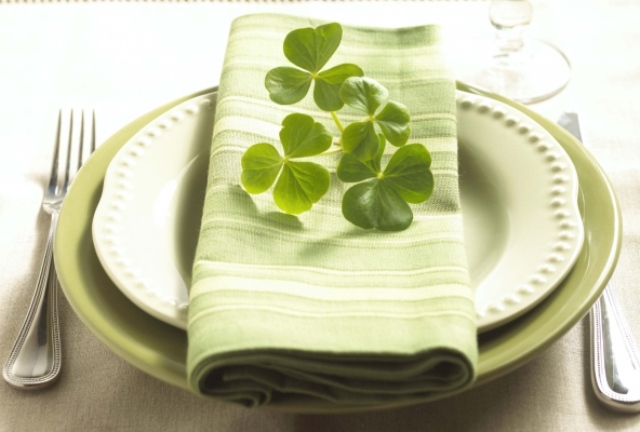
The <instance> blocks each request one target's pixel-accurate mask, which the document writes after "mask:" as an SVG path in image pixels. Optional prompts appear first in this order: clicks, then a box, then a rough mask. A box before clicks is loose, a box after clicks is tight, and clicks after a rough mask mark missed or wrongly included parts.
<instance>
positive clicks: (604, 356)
mask: <svg viewBox="0 0 640 432" xmlns="http://www.w3.org/2000/svg"><path fill="white" fill-rule="evenodd" d="M590 315H591V319H590V321H591V342H592V343H591V366H592V367H591V381H592V384H593V387H594V389H595V393H596V396H598V398H599V399H600V400H601V401H602V402H604V403H605V404H606V405H607V406H609V407H610V408H612V409H614V410H617V411H623V412H629V413H633V412H640V356H639V355H638V349H637V348H636V344H635V342H634V340H633V338H632V337H631V333H630V332H629V328H628V326H627V323H626V321H625V319H624V316H623V315H622V312H621V311H620V308H619V307H618V304H617V302H616V299H615V295H614V293H613V290H612V288H611V286H607V287H606V288H605V290H604V291H603V293H602V296H601V297H600V298H599V299H598V301H597V302H596V303H595V304H594V305H593V307H592V308H591V311H590Z"/></svg>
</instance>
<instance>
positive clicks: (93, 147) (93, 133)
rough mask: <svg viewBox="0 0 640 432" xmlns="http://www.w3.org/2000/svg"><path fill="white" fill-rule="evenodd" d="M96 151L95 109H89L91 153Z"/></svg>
mask: <svg viewBox="0 0 640 432" xmlns="http://www.w3.org/2000/svg"><path fill="white" fill-rule="evenodd" d="M94 151H96V111H95V110H91V153H93V152H94Z"/></svg>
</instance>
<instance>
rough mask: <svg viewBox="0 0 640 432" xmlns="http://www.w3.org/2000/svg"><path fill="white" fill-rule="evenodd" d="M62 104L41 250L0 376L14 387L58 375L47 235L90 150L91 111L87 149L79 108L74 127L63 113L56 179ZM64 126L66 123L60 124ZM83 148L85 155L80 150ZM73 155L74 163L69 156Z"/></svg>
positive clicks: (36, 385)
mask: <svg viewBox="0 0 640 432" xmlns="http://www.w3.org/2000/svg"><path fill="white" fill-rule="evenodd" d="M63 117H67V116H63V113H62V110H60V112H59V113H58V126H57V130H56V138H55V145H54V149H53V163H52V166H51V175H50V178H49V184H48V186H47V189H46V190H45V192H44V196H43V199H42V210H44V211H45V212H46V213H47V214H49V215H50V216H51V221H50V227H49V235H48V237H47V243H46V246H45V250H44V257H43V260H42V265H41V268H40V275H39V277H38V282H37V284H36V288H35V291H34V293H33V297H32V299H31V303H30V305H29V308H28V310H27V315H26V317H25V320H24V324H23V325H22V328H21V329H20V331H19V333H18V336H17V338H16V341H15V343H14V345H13V348H12V349H11V351H10V353H9V357H8V358H7V360H6V362H5V364H4V367H3V369H2V376H3V378H4V379H5V381H7V382H8V383H9V384H10V385H12V386H13V387H16V388H20V389H39V388H43V387H46V386H48V385H50V384H52V383H53V382H54V381H55V380H56V379H57V378H58V376H59V373H60V366H61V359H62V356H61V350H60V329H59V327H58V311H57V296H58V280H57V275H56V270H55V266H54V264H53V238H54V235H55V231H56V223H57V221H58V214H59V212H60V208H61V207H62V203H63V200H64V197H65V196H66V194H67V190H68V188H69V185H70V184H71V182H72V180H73V178H74V177H75V174H76V173H77V171H78V170H79V169H80V167H81V166H82V163H83V159H84V157H85V156H88V155H89V154H91V153H92V152H93V151H94V150H95V142H96V140H95V115H94V113H92V114H91V123H90V127H89V131H88V133H87V134H88V138H89V141H90V142H89V149H85V148H84V147H85V145H84V144H85V127H84V126H85V120H84V112H81V113H80V127H79V130H77V129H74V126H73V119H74V113H73V111H71V112H70V113H69V115H68V117H67V118H68V120H67V121H68V123H69V126H68V133H67V140H66V141H67V144H66V164H65V168H64V177H63V178H62V181H59V179H58V174H59V171H60V167H59V161H60V159H61V156H62V154H63V153H64V152H65V149H64V144H63V141H64V135H65V134H64V130H63V128H62V122H63ZM64 129H65V130H66V128H64ZM85 154H86V155H85ZM72 155H75V157H77V163H72V158H74V156H72Z"/></svg>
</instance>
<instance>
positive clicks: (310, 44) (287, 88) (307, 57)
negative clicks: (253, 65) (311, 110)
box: [265, 23, 364, 111]
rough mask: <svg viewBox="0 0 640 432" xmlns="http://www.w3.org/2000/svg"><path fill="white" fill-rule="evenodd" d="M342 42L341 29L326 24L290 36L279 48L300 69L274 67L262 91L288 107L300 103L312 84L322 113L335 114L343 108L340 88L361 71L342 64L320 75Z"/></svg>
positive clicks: (351, 65)
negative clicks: (281, 48)
mask: <svg viewBox="0 0 640 432" xmlns="http://www.w3.org/2000/svg"><path fill="white" fill-rule="evenodd" d="M341 41H342V26H341V25H340V24H338V23H330V24H325V25H321V26H318V27H316V28H315V29H314V28H310V27H307V28H301V29H297V30H293V31H292V32H290V33H289V34H288V35H287V36H286V38H285V40H284V44H283V51H284V55H285V57H287V59H288V60H289V61H290V62H291V63H293V64H294V65H296V66H298V67H299V68H301V69H302V70H301V69H297V68H293V67H287V66H283V67H277V68H274V69H271V70H270V71H269V72H268V73H267V76H266V78H265V87H266V88H267V90H268V91H269V97H270V98H271V100H272V101H274V102H276V103H278V104H281V105H291V104H294V103H296V102H299V101H301V100H302V99H303V98H304V97H305V96H306V95H307V93H308V91H309V88H310V87H311V83H312V82H313V81H315V86H314V91H313V98H314V101H315V103H316V105H318V108H320V109H321V110H323V111H337V110H339V109H340V108H342V107H343V106H344V102H343V101H342V99H341V98H340V87H341V85H342V83H343V82H344V81H345V80H346V79H347V78H349V77H352V76H362V75H364V72H363V71H362V69H361V68H360V67H358V66H356V65H354V64H350V63H345V64H341V65H338V66H335V67H333V68H330V69H327V70H324V71H321V69H322V68H323V67H324V66H325V65H326V64H327V62H328V61H329V59H330V58H331V56H333V54H334V53H335V51H336V49H337V48H338V46H339V45H340V42H341Z"/></svg>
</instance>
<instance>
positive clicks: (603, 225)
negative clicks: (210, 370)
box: [54, 82, 622, 391]
mask: <svg viewBox="0 0 640 432" xmlns="http://www.w3.org/2000/svg"><path fill="white" fill-rule="evenodd" d="M457 88H458V89H459V90H462V91H466V92H469V93H474V94H478V95H482V96H486V97H489V98H492V99H495V100H499V101H501V102H504V103H506V104H508V105H510V106H512V107H514V108H516V109H518V110H520V111H522V112H523V113H525V114H526V115H527V116H529V117H530V118H532V119H533V120H535V121H537V122H538V123H539V124H540V125H542V126H543V127H544V128H545V129H547V130H548V131H549V132H550V133H551V134H552V135H553V136H554V137H555V138H556V140H557V141H558V142H559V143H560V144H561V145H562V147H563V148H564V149H565V151H566V152H567V153H568V154H569V156H570V157H571V159H572V160H573V162H574V165H575V166H576V170H577V172H578V177H579V181H580V197H581V201H580V208H581V212H582V214H583V219H584V222H585V246H584V248H583V251H582V252H581V254H580V257H579V258H578V260H577V262H576V265H575V267H574V269H573V270H572V272H571V273H570V274H569V276H567V278H566V279H565V281H564V282H563V283H562V284H560V285H559V286H558V287H557V288H556V289H555V290H554V292H553V293H552V294H551V295H550V296H548V297H547V298H546V299H545V300H544V301H543V302H542V303H541V304H540V305H539V306H537V307H536V308H534V309H533V310H532V311H530V312H528V313H527V314H525V315H523V316H522V317H520V318H518V319H517V320H515V321H513V322H511V323H509V324H507V325H505V326H502V327H500V328H498V329H496V330H492V331H489V332H487V333H483V334H481V335H480V336H479V347H480V356H479V362H478V378H477V381H476V383H475V384H474V386H477V385H480V384H482V383H485V382H488V381H491V380H493V379H495V378H497V377H499V376H502V375H504V374H506V373H509V372H511V371H512V370H514V369H516V368H518V367H520V366H521V365H523V364H524V363H526V362H527V361H529V360H531V359H532V358H533V357H535V356H536V355H537V354H539V353H540V352H542V351H543V350H544V349H546V348H547V347H548V346H549V345H551V344H552V343H553V342H555V341H556V340H558V339H559V338H560V337H561V336H562V335H564V334H565V333H566V332H567V331H568V330H570V329H571V328H572V327H573V326H574V325H575V324H576V323H577V322H578V321H579V320H580V319H582V317H583V316H584V315H585V314H586V313H587V312H588V311H589V309H590V308H591V306H592V305H593V303H594V302H595V301H596V300H597V299H598V298H599V296H600V294H601V293H602V291H603V290H604V288H605V286H606V284H607V282H608V281H609V279H610V278H611V275H612V273H613V271H614V269H615V266H616V263H617V260H618V256H619V254H620V248H621V244H622V216H621V212H620V206H619V203H618V199H617V197H616V194H615V192H614V190H613V187H612V185H611V183H610V181H609V179H608V177H607V175H606V173H605V172H604V171H603V170H602V168H601V167H600V165H599V164H598V162H597V161H596V160H595V158H594V157H593V156H592V155H591V154H590V153H589V152H588V151H587V150H586V149H585V148H584V146H583V145H582V144H581V143H580V142H579V141H578V140H576V139H575V138H574V137H573V136H571V135H570V134H569V133H567V132H566V131H565V130H564V129H562V128H561V127H559V126H558V125H556V124H555V123H554V122H552V121H550V120H548V119H546V118H545V117H543V116H541V115H540V114H538V113H536V112H534V111H532V110H531V109H529V108H527V107H525V106H523V105H520V104H518V103H516V102H513V101H511V100H509V99H507V98H504V97H501V96H499V95H496V94H493V93H490V92H487V91H484V90H481V89H479V88H476V87H473V86H470V85H467V84H463V83H460V82H458V83H457ZM216 90H217V87H212V88H209V89H205V90H202V91H199V92H195V93H193V94H190V95H187V96H184V97H181V98H179V99H176V100H174V101H172V102H169V103H167V104H165V105H163V106H161V107H158V108H156V109H154V110H152V111H150V112H148V113H146V114H144V115H142V116H140V117H139V118H137V119H135V120H133V121H132V122H130V123H129V124H127V125H126V126H124V127H123V128H122V129H120V130H119V131H118V132H116V133H115V134H114V135H112V136H111V137H110V138H108V139H107V140H106V141H105V142H104V143H103V144H102V145H101V146H100V147H99V148H98V149H97V150H96V152H95V153H94V154H93V155H92V156H91V158H90V160H89V161H87V163H86V164H85V165H84V166H83V168H82V169H81V170H80V172H79V173H78V176H77V178H76V180H75V181H74V183H73V185H72V187H71V189H70V191H69V193H68V196H67V198H66V200H65V203H64V205H63V208H62V211H61V214H60V218H59V222H58V229H57V233H56V236H55V239H54V259H55V265H56V269H57V272H58V278H59V281H60V285H61V287H62V289H63V292H64V293H65V295H66V298H67V299H68V301H69V303H70V305H71V307H72V309H73V310H74V312H75V313H76V314H77V315H78V317H79V318H80V319H81V321H82V322H83V323H84V325H85V326H86V327H87V328H88V329H89V330H90V331H91V332H92V333H93V334H94V335H95V336H96V337H97V338H98V339H99V340H100V341H101V342H102V343H104V344H105V345H106V346H107V347H108V348H109V349H110V350H111V351H113V352H114V353H116V354H117V355H118V356H120V357H121V358H123V359H124V360H126V361H127V362H129V363H130V364H132V365H133V366H135V367H137V368H139V369H140V370H142V371H144V372H146V373H148V374H149V375H152V376H154V377H156V378H158V379H160V380H162V381H165V382H167V383H169V384H172V385H174V386H176V387H179V388H182V389H184V390H187V391H189V390H188V385H187V380H186V368H185V359H186V339H187V338H186V333H185V332H184V331H182V330H179V329H177V328H175V327H173V326H170V325H168V324H165V323H163V322H161V321H159V320H157V319H155V318H153V317H151V316H150V315H149V316H147V314H146V313H144V312H142V311H141V310H139V309H138V308H137V307H136V306H134V305H133V303H131V302H130V301H129V300H128V299H127V298H126V297H125V296H124V295H123V294H122V293H120V291H119V290H118V289H117V287H116V286H115V285H114V284H113V283H112V282H111V281H110V280H109V278H108V276H107V275H106V273H105V272H104V269H102V267H101V266H100V262H99V260H98V257H97V255H96V252H95V249H94V248H93V241H92V235H91V221H92V217H93V212H94V211H95V208H96V206H97V204H98V201H99V199H100V194H101V191H102V181H103V179H104V174H105V172H106V169H107V167H108V165H109V163H110V161H111V159H112V158H113V157H114V156H115V154H116V153H117V152H118V150H119V149H120V148H121V147H122V146H123V145H124V144H125V143H126V142H127V140H128V139H130V138H131V137H132V136H133V135H135V134H136V133H137V132H138V131H139V130H140V129H141V128H143V127H144V126H145V125H147V124H148V123H150V122H151V121H153V120H154V119H155V118H157V117H158V116H160V115H161V114H162V113H164V112H166V111H168V110H169V109H171V108H172V107H174V106H176V105H178V104H180V103H182V102H185V101H187V100H189V99H191V98H193V97H196V96H200V95H203V94H207V93H210V92H213V91H216ZM585 197H591V199H593V197H597V198H598V204H597V205H593V204H591V203H590V201H588V200H585ZM596 227H597V230H596V229H595V228H596Z"/></svg>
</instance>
